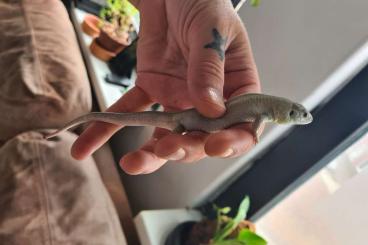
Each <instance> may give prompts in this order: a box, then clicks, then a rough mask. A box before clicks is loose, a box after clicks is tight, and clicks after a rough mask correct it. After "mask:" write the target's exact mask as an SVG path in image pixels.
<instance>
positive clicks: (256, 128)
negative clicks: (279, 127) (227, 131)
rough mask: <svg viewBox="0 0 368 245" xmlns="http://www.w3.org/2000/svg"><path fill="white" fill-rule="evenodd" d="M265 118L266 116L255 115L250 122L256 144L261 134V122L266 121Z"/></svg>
mask: <svg viewBox="0 0 368 245" xmlns="http://www.w3.org/2000/svg"><path fill="white" fill-rule="evenodd" d="M266 119H267V117H266V116H263V115H261V116H259V117H257V118H256V120H254V122H253V124H252V132H253V138H254V142H255V143H256V144H258V142H259V137H260V135H261V132H260V129H261V128H262V124H263V123H264V122H266Z"/></svg>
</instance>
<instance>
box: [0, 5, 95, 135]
mask: <svg viewBox="0 0 368 245" xmlns="http://www.w3.org/2000/svg"><path fill="white" fill-rule="evenodd" d="M90 107H91V93H90V86H89V83H88V78H87V75H86V70H85V67H84V64H83V60H82V58H81V54H80V51H79V48H78V44H77V41H76V36H75V33H74V30H73V27H72V24H71V22H70V21H69V18H68V15H67V12H66V10H65V8H64V6H63V4H62V2H61V1H59V0H0V141H5V140H7V139H10V138H11V137H13V136H15V135H16V134H18V133H20V132H25V131H28V130H33V129H35V128H53V127H59V126H61V125H63V124H65V123H66V122H67V121H69V120H71V119H73V118H75V117H76V116H79V115H80V114H83V113H86V112H89V111H90Z"/></svg>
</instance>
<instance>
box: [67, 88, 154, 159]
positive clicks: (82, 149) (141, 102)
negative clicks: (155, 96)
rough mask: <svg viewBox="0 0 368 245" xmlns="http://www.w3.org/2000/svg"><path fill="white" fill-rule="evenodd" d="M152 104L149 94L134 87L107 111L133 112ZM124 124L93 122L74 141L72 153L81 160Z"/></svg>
mask: <svg viewBox="0 0 368 245" xmlns="http://www.w3.org/2000/svg"><path fill="white" fill-rule="evenodd" d="M151 104H152V101H151V100H150V99H149V97H148V95H147V94H146V93H145V92H144V91H143V90H141V89H140V88H138V87H134V88H132V89H131V90H130V91H128V92H127V93H126V94H125V95H124V96H123V97H121V98H120V99H119V100H118V101H117V102H116V103H115V104H114V105H112V106H111V107H110V108H109V109H108V110H107V111H109V112H133V111H141V110H144V109H145V108H146V107H148V106H149V105H151ZM120 128H122V126H117V125H114V124H109V123H101V122H96V123H92V124H91V126H89V127H88V128H87V129H86V130H85V131H84V132H83V133H82V134H81V135H80V136H79V137H78V139H77V140H76V141H75V142H74V144H73V146H72V149H71V154H72V156H73V157H74V158H75V159H78V160H81V159H84V158H85V157H87V156H89V155H91V154H92V153H93V152H94V151H96V150H97V149H98V148H100V147H101V146H102V145H103V144H104V143H105V142H106V141H107V140H108V139H109V138H110V137H111V136H112V135H113V134H114V133H115V132H116V131H118V130H119V129H120Z"/></svg>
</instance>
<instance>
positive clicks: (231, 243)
mask: <svg viewBox="0 0 368 245" xmlns="http://www.w3.org/2000/svg"><path fill="white" fill-rule="evenodd" d="M213 245H247V244H245V243H244V242H240V241H237V240H226V241H221V242H215V243H213Z"/></svg>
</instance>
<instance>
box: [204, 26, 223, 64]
mask: <svg viewBox="0 0 368 245" xmlns="http://www.w3.org/2000/svg"><path fill="white" fill-rule="evenodd" d="M212 36H213V38H214V41H213V42H211V43H208V44H206V45H205V46H204V48H211V49H214V50H215V51H216V52H217V53H218V55H219V56H220V59H221V61H223V60H224V59H225V44H226V41H227V38H226V37H222V36H221V34H220V33H219V31H218V30H217V29H216V28H213V29H212Z"/></svg>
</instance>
